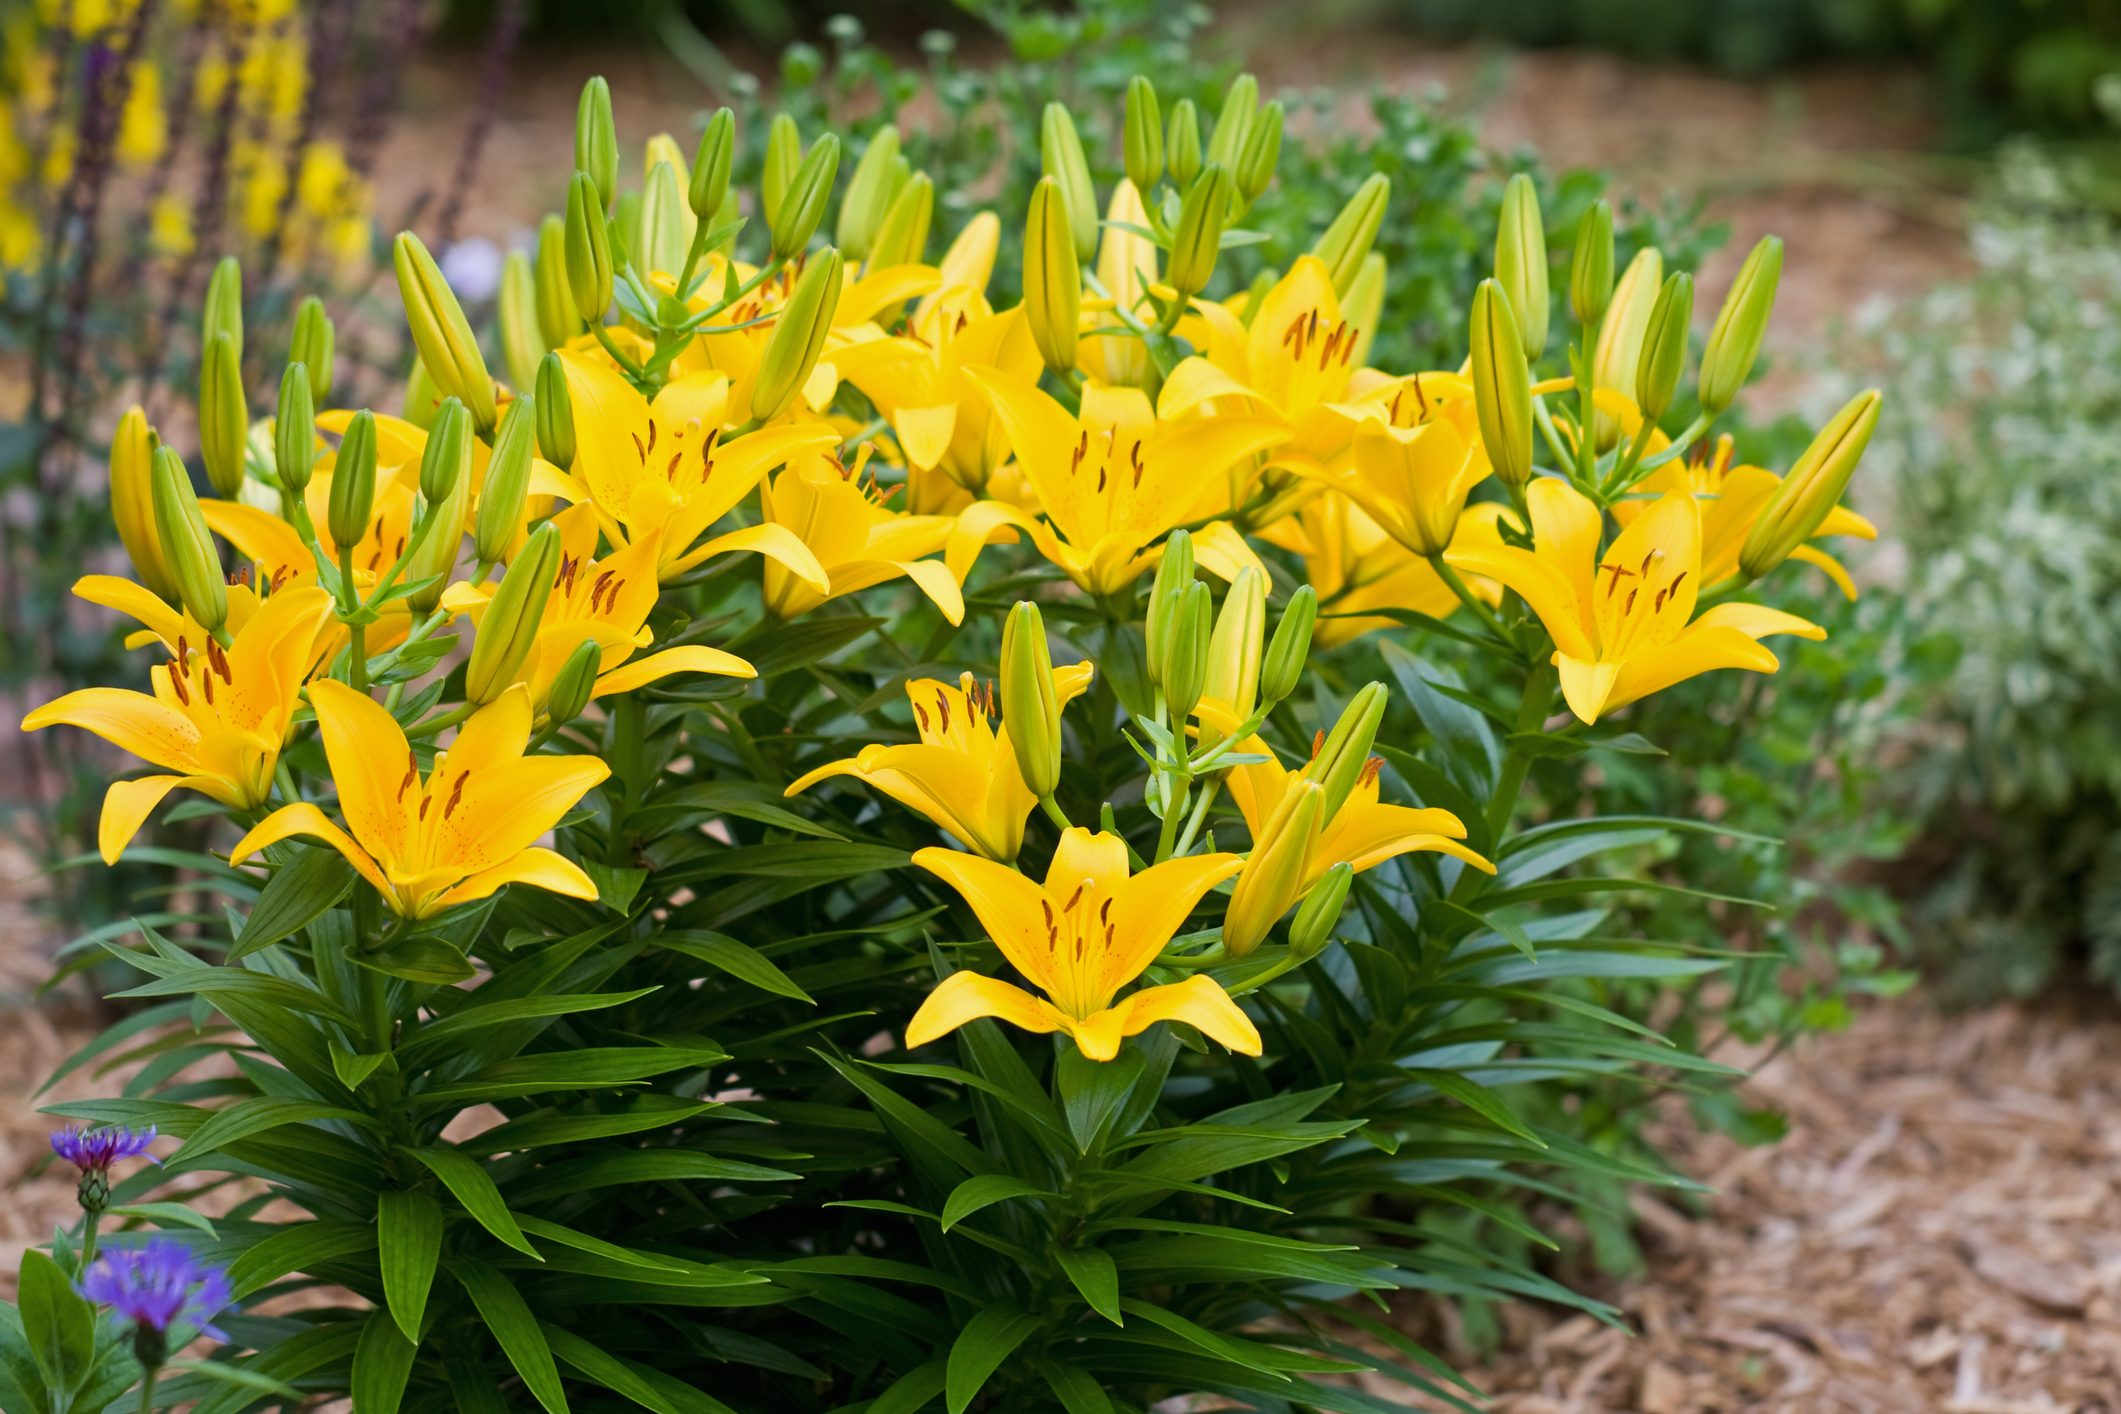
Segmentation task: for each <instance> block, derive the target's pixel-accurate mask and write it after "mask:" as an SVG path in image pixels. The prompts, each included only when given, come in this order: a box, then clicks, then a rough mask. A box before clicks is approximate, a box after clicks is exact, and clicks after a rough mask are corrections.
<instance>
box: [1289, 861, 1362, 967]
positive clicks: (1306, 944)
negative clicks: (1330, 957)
mask: <svg viewBox="0 0 2121 1414" xmlns="http://www.w3.org/2000/svg"><path fill="white" fill-rule="evenodd" d="M1354 882H1355V866H1354V865H1352V864H1350V863H1348V862H1347V861H1346V860H1342V861H1341V862H1340V863H1338V864H1336V865H1334V866H1333V867H1332V868H1331V869H1328V870H1327V871H1326V872H1325V873H1323V874H1321V875H1319V876H1318V882H1317V883H1315V884H1313V885H1312V886H1311V892H1309V893H1307V894H1305V895H1304V901H1303V906H1302V907H1301V908H1299V909H1297V910H1296V919H1295V921H1294V922H1292V923H1291V924H1289V947H1290V949H1291V950H1292V951H1293V952H1295V954H1296V955H1297V956H1298V957H1303V958H1310V957H1316V956H1317V955H1318V954H1319V953H1321V952H1323V951H1324V950H1325V946H1326V944H1327V943H1330V942H1332V941H1333V929H1334V928H1335V927H1337V926H1338V925H1339V923H1340V910H1341V908H1342V906H1343V905H1345V904H1346V903H1347V901H1348V887H1349V885H1351V884H1353V883H1354Z"/></svg>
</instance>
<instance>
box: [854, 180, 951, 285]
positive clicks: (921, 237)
mask: <svg viewBox="0 0 2121 1414" xmlns="http://www.w3.org/2000/svg"><path fill="white" fill-rule="evenodd" d="M934 221H935V183H934V181H933V180H931V179H930V178H929V176H928V174H927V173H926V172H915V173H914V174H913V175H912V176H911V177H910V178H908V179H907V181H906V185H904V186H903V187H900V188H899V193H898V195H897V196H895V197H893V198H892V200H891V209H890V210H889V211H886V212H885V213H884V223H883V224H882V225H881V226H878V227H877V228H876V234H875V235H874V236H873V237H871V238H870V241H869V261H868V265H867V266H866V268H867V269H870V270H887V269H889V268H890V267H892V266H894V265H918V264H919V263H920V262H921V260H922V259H924V258H925V257H926V256H927V254H928V231H929V228H930V227H931V226H932V225H933V224H934Z"/></svg>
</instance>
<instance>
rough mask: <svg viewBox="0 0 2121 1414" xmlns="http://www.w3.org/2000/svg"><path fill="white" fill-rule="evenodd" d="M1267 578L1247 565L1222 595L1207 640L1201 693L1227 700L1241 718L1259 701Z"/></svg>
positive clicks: (1263, 654)
mask: <svg viewBox="0 0 2121 1414" xmlns="http://www.w3.org/2000/svg"><path fill="white" fill-rule="evenodd" d="M1266 639H1267V579H1266V576H1265V575H1263V574H1261V573H1260V572H1259V571H1258V570H1257V569H1254V568H1253V567H1252V566H1250V565H1247V566H1245V568H1243V569H1242V570H1239V571H1238V574H1237V578H1236V579H1234V580H1232V581H1231V582H1230V589H1229V592H1228V593H1227V594H1225V595H1224V596H1223V610H1222V613H1220V614H1218V615H1217V616H1216V619H1215V632H1214V634H1213V635H1212V636H1211V637H1210V638H1209V640H1208V676H1207V679H1206V680H1205V681H1204V682H1202V684H1201V696H1203V697H1213V698H1216V699H1218V700H1219V701H1222V702H1226V703H1228V704H1229V706H1230V710H1231V711H1233V712H1235V713H1236V714H1237V716H1238V718H1239V720H1243V719H1244V718H1246V717H1248V716H1250V715H1251V714H1252V708H1253V707H1254V706H1255V705H1256V704H1257V703H1258V701H1259V668H1260V660H1261V658H1262V657H1264V656H1265V653H1266Z"/></svg>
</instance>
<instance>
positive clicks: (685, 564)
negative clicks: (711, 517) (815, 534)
mask: <svg viewBox="0 0 2121 1414" xmlns="http://www.w3.org/2000/svg"><path fill="white" fill-rule="evenodd" d="M747 552H748V553H750V554H754V555H764V556H765V557H766V558H767V559H769V560H772V561H773V562H774V563H775V564H778V565H780V566H782V567H783V568H784V569H786V570H787V571H788V572H789V573H790V574H793V575H794V576H795V577H796V578H797V579H800V580H801V581H803V583H805V584H807V585H809V586H810V587H811V588H812V589H814V590H816V591H817V592H818V593H820V594H830V593H831V592H832V576H831V575H829V574H827V573H825V567H824V566H823V565H821V564H819V563H818V562H817V556H816V555H814V554H812V553H811V550H810V547H809V546H808V545H805V544H804V543H803V542H802V540H801V539H800V538H799V537H798V536H797V535H796V533H795V532H794V531H792V530H790V529H789V528H788V527H787V526H785V525H775V524H773V523H772V522H771V521H768V522H766V523H765V524H762V525H747V526H745V527H744V528H743V529H741V530H732V531H730V532H728V533H727V534H725V535H717V536H715V537H714V538H713V539H712V540H709V541H706V542H705V543H703V544H701V545H698V546H696V547H695V548H694V549H693V550H692V551H691V553H689V554H685V555H681V556H679V557H678V558H677V560H675V561H674V562H673V563H672V564H671V566H670V568H669V570H668V572H667V573H666V574H665V576H664V577H665V578H666V579H673V578H676V577H677V576H678V575H680V574H683V573H684V572H685V571H686V570H689V569H692V568H693V567H694V566H696V565H701V564H705V563H706V562H707V561H708V560H711V559H713V558H714V557H715V556H716V555H734V554H743V553H747Z"/></svg>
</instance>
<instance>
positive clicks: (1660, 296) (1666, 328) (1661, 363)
mask: <svg viewBox="0 0 2121 1414" xmlns="http://www.w3.org/2000/svg"><path fill="white" fill-rule="evenodd" d="M1693 318H1694V277H1693V276H1691V275H1689V274H1687V273H1686V272H1685V271H1684V270H1679V271H1675V272H1674V273H1673V274H1671V275H1670V276H1668V277H1666V279H1665V282H1664V288H1663V289H1661V290H1659V291H1658V292H1657V303H1656V304H1655V305H1653V306H1652V307H1651V309H1650V323H1649V328H1648V329H1647V330H1645V331H1644V334H1643V339H1642V359H1641V361H1640V362H1639V363H1637V364H1636V365H1635V402H1636V405H1637V406H1638V407H1640V408H1641V409H1642V415H1643V416H1644V417H1646V418H1648V419H1649V420H1650V421H1652V422H1655V421H1656V420H1657V419H1658V418H1660V417H1663V416H1664V413H1665V409H1666V408H1669V407H1670V406H1671V405H1672V395H1673V394H1674V393H1676V392H1678V391H1679V375H1680V374H1682V373H1684V372H1685V371H1686V347H1687V332H1688V328H1689V326H1690V325H1691V323H1692V321H1693Z"/></svg>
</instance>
